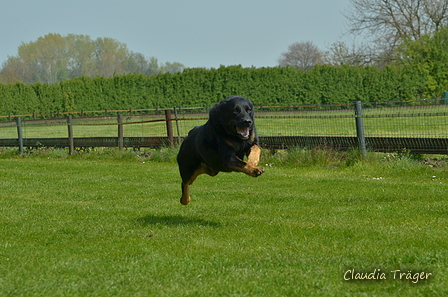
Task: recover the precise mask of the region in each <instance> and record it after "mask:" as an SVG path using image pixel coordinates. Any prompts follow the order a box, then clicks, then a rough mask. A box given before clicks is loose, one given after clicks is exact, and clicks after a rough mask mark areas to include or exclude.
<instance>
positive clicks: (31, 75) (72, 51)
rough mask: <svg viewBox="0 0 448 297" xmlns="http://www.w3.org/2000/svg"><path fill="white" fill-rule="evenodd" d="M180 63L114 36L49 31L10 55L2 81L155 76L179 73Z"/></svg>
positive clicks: (32, 81) (50, 82)
mask: <svg viewBox="0 0 448 297" xmlns="http://www.w3.org/2000/svg"><path fill="white" fill-rule="evenodd" d="M183 68H184V65H182V64H181V63H179V62H173V63H171V62H166V63H159V62H158V60H157V59H156V58H155V57H151V58H149V59H147V58H146V57H145V56H144V55H143V54H141V53H135V52H133V51H130V50H129V49H128V48H127V46H126V44H124V43H121V42H119V41H117V40H115V39H112V38H97V39H96V40H93V39H91V38H90V36H88V35H76V34H69V35H67V36H61V35H60V34H47V35H45V36H43V37H39V38H38V39H37V40H36V41H32V42H29V43H22V44H21V45H20V46H19V47H18V53H17V55H16V56H9V57H8V59H7V60H6V62H5V63H4V64H3V67H2V68H1V70H0V83H5V84H8V83H16V82H22V83H25V84H30V83H36V82H40V83H48V84H53V83H57V82H60V81H64V80H67V79H71V78H74V77H80V76H86V77H96V76H103V77H111V76H113V75H121V74H127V73H139V74H145V75H154V74H158V73H164V72H172V73H174V72H180V71H182V70H183Z"/></svg>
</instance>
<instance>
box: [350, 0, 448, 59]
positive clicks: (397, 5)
mask: <svg viewBox="0 0 448 297" xmlns="http://www.w3.org/2000/svg"><path fill="white" fill-rule="evenodd" d="M350 2H351V8H350V9H349V10H348V13H346V18H347V19H348V21H349V31H348V32H349V33H351V34H356V35H362V34H364V36H366V37H367V39H369V40H371V45H370V46H369V47H368V48H367V52H369V51H370V53H369V55H371V56H372V58H371V60H382V61H383V62H385V63H389V62H390V61H392V60H395V59H396V56H395V50H396V48H397V46H398V45H399V43H400V41H401V40H403V39H408V40H418V39H420V37H421V36H423V35H425V34H428V33H431V32H434V31H437V30H438V29H439V28H441V27H443V26H445V25H447V24H448V0H351V1H350Z"/></svg>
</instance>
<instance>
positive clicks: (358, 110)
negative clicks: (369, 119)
mask: <svg viewBox="0 0 448 297" xmlns="http://www.w3.org/2000/svg"><path fill="white" fill-rule="evenodd" d="M355 116H356V136H357V137H358V145H359V149H360V150H361V153H362V156H363V157H366V156H367V149H366V137H365V135H364V123H363V120H362V103H361V101H356V102H355Z"/></svg>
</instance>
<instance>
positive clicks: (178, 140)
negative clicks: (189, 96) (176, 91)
mask: <svg viewBox="0 0 448 297" xmlns="http://www.w3.org/2000/svg"><path fill="white" fill-rule="evenodd" d="M174 119H175V120H176V129H177V144H178V145H179V144H180V130H179V121H178V120H177V119H178V114H177V107H176V106H174Z"/></svg>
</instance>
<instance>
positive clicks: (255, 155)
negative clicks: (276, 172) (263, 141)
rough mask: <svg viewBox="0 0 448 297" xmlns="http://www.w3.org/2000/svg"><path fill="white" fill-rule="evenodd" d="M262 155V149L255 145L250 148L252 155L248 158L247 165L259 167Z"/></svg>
mask: <svg viewBox="0 0 448 297" xmlns="http://www.w3.org/2000/svg"><path fill="white" fill-rule="evenodd" d="M260 153H261V149H260V147H259V146H258V145H256V144H255V145H253V146H252V147H251V148H250V153H249V156H248V157H247V163H249V164H251V165H253V166H257V165H258V162H260Z"/></svg>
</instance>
